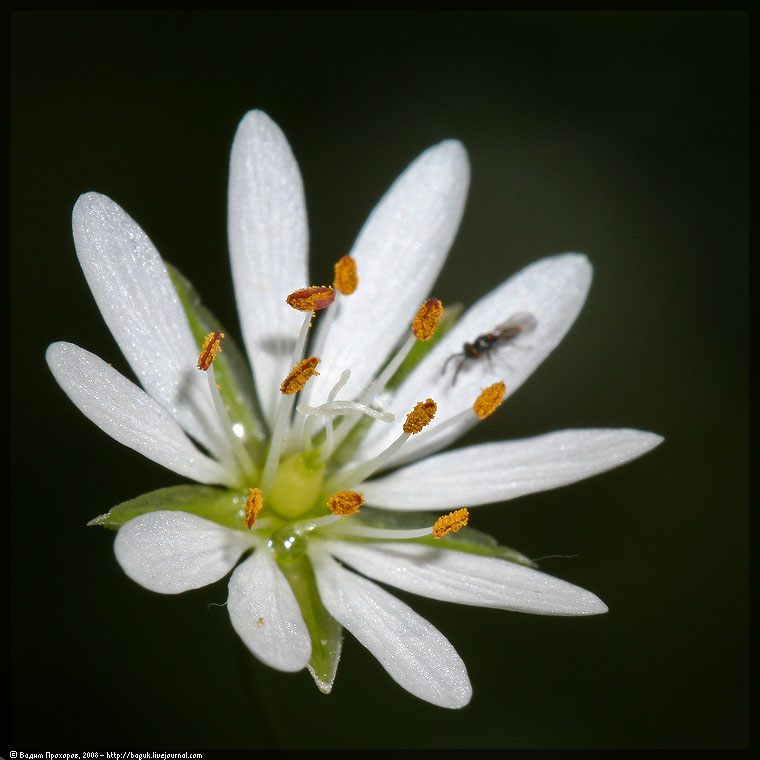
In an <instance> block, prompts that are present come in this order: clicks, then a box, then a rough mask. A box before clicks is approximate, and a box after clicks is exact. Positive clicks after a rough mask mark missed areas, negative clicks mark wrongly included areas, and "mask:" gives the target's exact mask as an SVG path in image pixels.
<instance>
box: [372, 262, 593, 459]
mask: <svg viewBox="0 0 760 760" xmlns="http://www.w3.org/2000/svg"><path fill="white" fill-rule="evenodd" d="M591 274H592V270H591V264H590V263H589V261H588V259H587V258H586V257H585V256H583V255H582V254H577V253H566V254H562V255H560V256H552V257H550V258H546V259H541V260H540V261H537V262H535V263H533V264H531V265H530V266H528V267H526V268H525V269H523V270H522V271H520V272H518V273H517V274H516V275H515V276H514V277H512V278H510V279H509V280H507V281H506V282H505V283H503V284H502V285H500V286H499V287H498V288H496V289H495V290H493V291H491V293H489V294H488V295H487V296H485V297H484V298H482V299H481V300H480V301H478V302H477V303H476V304H475V305H474V306H472V307H471V308H470V309H469V310H468V311H467V312H466V313H465V314H464V315H463V316H462V318H461V319H460V320H459V321H458V322H457V323H456V325H455V326H454V327H453V328H452V329H451V330H450V331H449V332H448V333H447V334H446V336H445V337H444V338H443V339H442V340H441V341H440V342H439V343H438V344H437V345H436V346H435V348H433V349H432V350H431V351H430V353H429V354H428V355H427V356H426V357H425V359H424V360H423V361H422V363H421V364H420V365H419V366H418V367H417V368H416V369H415V371H414V372H412V374H411V375H410V376H409V378H408V379H407V380H406V382H404V383H403V384H402V386H401V387H400V388H399V390H398V392H397V393H396V395H395V396H394V398H393V400H392V402H391V404H390V406H389V407H388V409H386V411H389V412H391V413H394V414H396V415H397V419H402V420H403V419H404V416H405V415H406V414H407V413H408V412H409V411H411V409H413V408H414V405H415V404H416V403H417V402H418V401H423V400H424V399H426V398H433V399H434V400H435V402H436V403H437V404H438V413H437V415H436V420H437V421H438V422H443V421H445V420H446V419H448V418H449V417H453V416H454V415H456V414H458V413H459V412H461V411H463V410H465V409H471V408H472V405H473V403H474V402H475V399H476V398H477V396H478V394H479V393H480V391H481V389H482V388H486V387H488V386H489V385H491V384H492V383H495V382H498V381H504V383H505V384H506V386H507V397H509V396H511V395H512V394H513V393H514V392H515V391H516V390H517V389H518V388H519V387H520V385H522V383H523V382H524V381H525V380H526V379H527V378H528V377H529V376H530V375H531V373H532V372H533V371H534V370H535V369H536V368H537V367H538V365H539V364H541V362H542V361H543V360H544V359H545V358H546V357H547V356H548V355H549V354H550V353H551V351H552V350H554V348H555V347H556V346H557V344H558V343H559V342H560V341H561V340H562V338H563V337H564V336H565V333H567V331H568V330H569V329H570V326H571V325H572V324H573V322H574V321H575V318H576V317H577V316H578V313H579V312H580V310H581V307H582V306H583V302H584V301H585V300H586V294H587V293H588V289H589V286H590V284H591ZM520 312H527V313H529V314H532V315H533V316H534V317H535V319H536V321H537V325H536V328H535V330H533V331H532V332H531V333H530V334H529V335H525V336H524V337H518V338H516V339H515V341H514V343H515V345H514V346H510V345H506V346H501V347H500V348H498V349H497V350H496V352H495V353H494V354H493V355H492V356H490V357H489V358H490V361H489V358H487V357H482V358H480V359H469V360H467V362H466V363H465V365H464V367H463V369H462V371H461V372H460V374H459V377H458V378H457V382H456V384H454V383H453V372H454V366H453V365H455V364H456V361H457V360H454V361H452V362H451V363H450V365H449V367H448V368H447V372H446V373H445V374H443V372H442V371H443V369H444V365H445V364H446V360H447V359H448V358H449V357H450V356H452V355H453V354H457V353H460V352H461V351H462V345H463V344H464V343H465V342H472V341H473V340H475V338H477V337H478V336H479V335H482V334H483V333H486V332H488V331H490V330H493V329H494V328H495V327H497V326H499V325H501V324H503V323H504V322H506V321H507V320H508V319H509V318H510V317H511V316H512V315H515V314H518V313H520ZM518 345H519V346H520V348H517V347H516V346H518ZM476 422H477V417H476V416H475V415H474V414H472V415H469V416H468V418H467V420H465V421H463V422H462V423H460V424H459V425H457V426H455V427H452V428H447V429H446V430H445V431H443V432H442V433H441V434H436V432H435V426H436V423H435V422H433V424H431V425H430V427H429V428H428V429H427V430H425V431H424V432H423V433H421V434H419V435H415V436H412V438H410V439H409V441H408V442H407V443H406V444H405V445H404V446H403V447H402V448H401V449H400V450H399V453H398V454H397V455H396V456H395V457H394V458H393V459H392V460H391V464H400V463H402V462H409V461H412V460H414V459H417V458H419V457H421V456H423V455H424V454H427V453H430V452H432V451H438V450H439V449H441V448H443V447H444V446H446V445H448V444H449V443H451V441H453V440H455V439H456V438H458V437H459V436H460V435H462V433H464V432H465V431H466V430H468V429H469V428H470V427H472V426H473V425H474V424H475V423H476ZM389 428H393V429H389ZM397 435H398V428H396V427H395V426H393V425H379V424H375V425H373V426H372V428H371V429H370V431H369V434H368V435H367V436H366V438H365V440H364V441H363V442H362V445H361V448H360V450H359V452H358V455H357V456H364V455H371V454H374V452H375V451H377V450H379V449H383V448H385V447H386V446H387V445H388V444H389V443H390V442H391V441H392V440H393V439H394V438H395V437H396V436H397Z"/></svg>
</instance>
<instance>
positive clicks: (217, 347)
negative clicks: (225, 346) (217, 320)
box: [198, 330, 224, 372]
mask: <svg viewBox="0 0 760 760" xmlns="http://www.w3.org/2000/svg"><path fill="white" fill-rule="evenodd" d="M223 337H224V333H223V332H220V331H219V330H217V331H216V332H212V333H209V334H208V335H207V336H206V337H205V338H204V339H203V348H202V349H201V353H200V356H199V357H198V369H201V370H203V371H204V372H205V371H206V370H207V369H208V368H209V367H210V366H211V362H213V361H214V357H215V356H216V354H217V351H221V350H222V346H221V343H222V338H223Z"/></svg>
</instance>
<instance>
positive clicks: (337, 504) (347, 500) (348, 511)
mask: <svg viewBox="0 0 760 760" xmlns="http://www.w3.org/2000/svg"><path fill="white" fill-rule="evenodd" d="M362 504H364V497H363V496H362V495H361V494H360V493H357V492H356V491H338V493H336V494H335V495H334V496H331V497H330V498H329V499H328V500H327V507H328V509H329V510H330V511H331V512H332V513H333V514H334V515H340V516H341V517H346V516H348V515H355V514H356V513H357V512H358V511H359V507H361V505H362Z"/></svg>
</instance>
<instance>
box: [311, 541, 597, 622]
mask: <svg viewBox="0 0 760 760" xmlns="http://www.w3.org/2000/svg"><path fill="white" fill-rule="evenodd" d="M325 548H326V550H327V551H329V552H330V553H331V554H332V555H333V556H335V557H337V558H338V559H340V560H341V561H343V562H346V563H347V564H349V565H351V567H353V568H354V569H355V570H358V571H359V572H360V573H363V574H365V575H368V576H370V577H371V578H374V579H375V580H378V581H381V582H382V583H389V584H390V585H392V586H396V587H398V588H401V589H404V591H411V592H412V593H414V594H420V595H421V596H427V597H430V598H431V599H440V600H442V601H445V602H457V603H459V604H470V605H473V606H477V607H496V608H498V609H502V610H513V611H515V612H530V613H533V614H536V615H598V614H600V613H603V612H607V605H606V604H604V602H602V601H601V599H599V598H598V597H597V596H595V595H594V594H592V593H591V592H590V591H586V590H584V589H582V588H580V587H579V586H573V585H572V584H571V583H567V582H566V581H561V580H559V579H558V578H552V577H551V576H550V575H546V574H544V573H541V572H539V571H538V570H534V569H533V568H530V567H525V566H524V565H518V564H517V563H515V562H509V561H507V560H502V559H497V558H496V557H482V556H480V555H477V554H468V553H466V552H460V551H454V550H447V549H437V548H435V547H431V546H421V545H420V544H412V543H409V542H407V543H390V542H389V543H375V544H367V543H358V542H351V541H343V542H340V541H330V542H327V543H326V546H325Z"/></svg>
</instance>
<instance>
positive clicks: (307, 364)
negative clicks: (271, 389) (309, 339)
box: [280, 356, 322, 396]
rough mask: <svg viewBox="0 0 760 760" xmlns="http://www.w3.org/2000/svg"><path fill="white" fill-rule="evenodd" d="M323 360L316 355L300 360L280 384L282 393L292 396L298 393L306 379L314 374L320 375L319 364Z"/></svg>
mask: <svg viewBox="0 0 760 760" xmlns="http://www.w3.org/2000/svg"><path fill="white" fill-rule="evenodd" d="M321 361H322V360H321V359H319V358H318V357H316V356H310V357H309V358H308V359H304V360H303V361H300V362H298V364H296V366H295V367H293V369H292V370H291V372H290V374H289V375H288V376H287V377H286V378H285V379H284V380H283V381H282V385H280V393H282V394H284V395H285V396H290V395H292V394H293V393H298V391H300V390H301V388H303V387H304V385H306V381H307V380H308V379H309V378H310V377H311V376H312V375H318V374H319V372H317V364H319V363H320V362H321Z"/></svg>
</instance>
